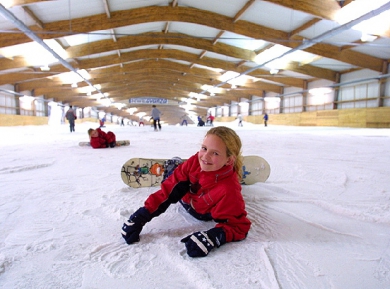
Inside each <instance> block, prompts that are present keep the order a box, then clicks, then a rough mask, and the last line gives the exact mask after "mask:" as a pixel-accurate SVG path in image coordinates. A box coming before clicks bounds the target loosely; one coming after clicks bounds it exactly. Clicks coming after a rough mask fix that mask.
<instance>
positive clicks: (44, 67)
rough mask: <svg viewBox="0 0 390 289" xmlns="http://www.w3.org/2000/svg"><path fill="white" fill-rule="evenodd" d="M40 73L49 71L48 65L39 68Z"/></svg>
mask: <svg viewBox="0 0 390 289" xmlns="http://www.w3.org/2000/svg"><path fill="white" fill-rule="evenodd" d="M41 71H50V67H49V66H48V65H44V66H41Z"/></svg>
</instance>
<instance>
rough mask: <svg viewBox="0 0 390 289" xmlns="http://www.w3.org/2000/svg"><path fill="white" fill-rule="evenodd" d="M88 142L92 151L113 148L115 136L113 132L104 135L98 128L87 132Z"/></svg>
mask: <svg viewBox="0 0 390 289" xmlns="http://www.w3.org/2000/svg"><path fill="white" fill-rule="evenodd" d="M88 135H89V142H90V144H91V147H93V148H94V149H99V148H108V147H111V148H113V147H115V145H116V136H115V134H114V133H113V132H111V131H109V132H107V133H105V132H104V131H102V130H101V129H100V128H97V129H92V128H90V129H89V130H88Z"/></svg>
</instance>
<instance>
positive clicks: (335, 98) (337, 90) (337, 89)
mask: <svg viewBox="0 0 390 289" xmlns="http://www.w3.org/2000/svg"><path fill="white" fill-rule="evenodd" d="M340 78H341V74H340V72H337V73H336V83H337V84H340ZM339 96H340V86H337V87H335V89H334V96H333V109H338V107H339V106H338V101H339Z"/></svg>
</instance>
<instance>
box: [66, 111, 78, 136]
mask: <svg viewBox="0 0 390 289" xmlns="http://www.w3.org/2000/svg"><path fill="white" fill-rule="evenodd" d="M65 117H66V119H67V120H68V121H69V127H70V132H74V131H75V130H74V121H75V120H76V119H77V116H76V113H75V112H74V110H73V107H72V106H69V109H68V111H67V112H66V114H65Z"/></svg>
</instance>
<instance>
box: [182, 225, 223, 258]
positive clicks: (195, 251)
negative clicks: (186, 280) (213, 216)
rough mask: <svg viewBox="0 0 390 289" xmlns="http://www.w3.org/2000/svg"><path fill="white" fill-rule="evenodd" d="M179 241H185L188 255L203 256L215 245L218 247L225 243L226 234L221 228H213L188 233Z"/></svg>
mask: <svg viewBox="0 0 390 289" xmlns="http://www.w3.org/2000/svg"><path fill="white" fill-rule="evenodd" d="M181 242H183V243H185V245H186V248H187V254H188V256H190V257H205V256H207V255H208V253H210V251H211V250H212V249H214V247H215V246H216V247H217V248H219V247H220V246H221V245H223V244H225V243H226V235H225V232H224V231H223V229H222V228H213V229H210V230H208V231H203V232H195V233H193V234H191V235H188V236H187V237H185V238H183V239H182V240H181Z"/></svg>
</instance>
